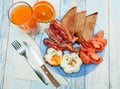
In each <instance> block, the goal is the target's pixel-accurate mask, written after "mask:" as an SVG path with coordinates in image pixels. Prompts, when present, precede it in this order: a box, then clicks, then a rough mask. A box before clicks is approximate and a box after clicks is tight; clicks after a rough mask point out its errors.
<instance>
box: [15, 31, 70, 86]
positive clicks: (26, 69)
mask: <svg viewBox="0 0 120 89" xmlns="http://www.w3.org/2000/svg"><path fill="white" fill-rule="evenodd" d="M19 41H20V43H21V44H22V41H26V42H28V43H29V44H30V45H31V46H32V47H33V48H34V49H35V50H36V52H37V54H38V55H39V56H41V54H40V50H39V47H38V45H37V44H36V43H35V41H34V40H33V39H32V38H31V37H30V36H29V35H28V34H26V33H24V32H22V31H21V34H20V40H19ZM27 55H28V57H29V58H30V60H32V61H33V62H34V61H35V60H33V58H32V56H31V55H29V54H28V52H27ZM48 69H49V68H48ZM39 70H40V71H41V72H42V74H44V73H43V71H42V70H41V69H40V68H39ZM49 71H50V72H51V74H52V75H53V76H54V77H55V79H56V80H57V81H58V82H59V83H60V84H61V85H68V83H67V81H66V80H65V79H64V78H63V77H62V76H61V75H59V74H56V73H55V72H53V71H52V70H50V69H49ZM14 77H16V78H20V79H27V80H36V81H41V80H40V79H39V78H38V77H37V75H36V74H35V73H34V71H33V70H32V68H31V67H30V66H29V64H28V63H27V62H26V60H25V59H24V57H22V56H20V55H19V54H18V61H17V64H16V67H15V72H14ZM45 77H46V76H45ZM46 78H47V77H46ZM47 79H48V78H47ZM48 81H49V79H48ZM41 82H42V81H41ZM49 82H50V81H49Z"/></svg>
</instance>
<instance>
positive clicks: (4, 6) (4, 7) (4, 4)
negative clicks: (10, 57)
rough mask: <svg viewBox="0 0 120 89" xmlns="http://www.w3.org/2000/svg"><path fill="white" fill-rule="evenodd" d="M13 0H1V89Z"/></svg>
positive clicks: (0, 87) (1, 86)
mask: <svg viewBox="0 0 120 89" xmlns="http://www.w3.org/2000/svg"><path fill="white" fill-rule="evenodd" d="M10 3H11V1H10V0H9V1H7V0H1V3H0V89H2V88H3V84H4V77H5V76H4V73H5V68H6V61H7V59H6V56H7V49H8V40H9V39H8V37H9V25H10V23H9V20H8V17H7V14H8V13H7V12H8V7H9V4H10Z"/></svg>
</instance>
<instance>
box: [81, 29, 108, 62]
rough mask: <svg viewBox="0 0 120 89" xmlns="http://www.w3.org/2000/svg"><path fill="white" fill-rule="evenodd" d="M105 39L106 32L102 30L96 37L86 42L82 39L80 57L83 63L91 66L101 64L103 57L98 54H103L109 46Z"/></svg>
mask: <svg viewBox="0 0 120 89" xmlns="http://www.w3.org/2000/svg"><path fill="white" fill-rule="evenodd" d="M103 37H104V31H103V30H100V31H99V32H98V33H96V34H95V36H94V37H93V38H91V39H89V40H88V41H86V40H85V39H84V38H82V42H81V43H82V46H83V47H84V48H83V47H81V48H80V52H79V56H80V57H81V59H82V61H83V63H85V64H90V63H91V62H92V63H95V64H98V63H101V62H102V60H103V59H102V57H101V56H100V55H98V54H96V52H101V51H103V49H104V48H105V46H106V44H107V39H105V38H103Z"/></svg>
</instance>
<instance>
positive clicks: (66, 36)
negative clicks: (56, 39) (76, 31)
mask: <svg viewBox="0 0 120 89" xmlns="http://www.w3.org/2000/svg"><path fill="white" fill-rule="evenodd" d="M50 29H51V31H52V32H53V33H54V34H59V36H61V37H62V38H63V40H64V41H69V42H71V41H72V36H71V34H70V33H69V30H68V29H67V28H66V27H65V26H64V25H63V24H62V23H61V22H60V21H59V20H54V21H52V22H51V23H50Z"/></svg>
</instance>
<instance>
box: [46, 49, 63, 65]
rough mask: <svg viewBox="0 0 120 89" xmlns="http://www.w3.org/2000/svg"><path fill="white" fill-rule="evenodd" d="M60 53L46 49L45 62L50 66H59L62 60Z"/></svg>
mask: <svg viewBox="0 0 120 89" xmlns="http://www.w3.org/2000/svg"><path fill="white" fill-rule="evenodd" d="M62 55H63V53H62V51H60V50H58V51H57V50H55V49H53V48H48V49H47V53H46V54H45V56H44V60H45V62H48V63H49V64H50V65H52V66H56V65H59V64H60V62H61V60H62Z"/></svg>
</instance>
